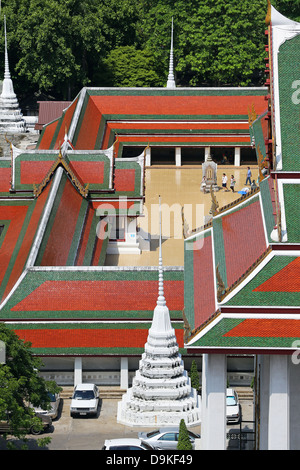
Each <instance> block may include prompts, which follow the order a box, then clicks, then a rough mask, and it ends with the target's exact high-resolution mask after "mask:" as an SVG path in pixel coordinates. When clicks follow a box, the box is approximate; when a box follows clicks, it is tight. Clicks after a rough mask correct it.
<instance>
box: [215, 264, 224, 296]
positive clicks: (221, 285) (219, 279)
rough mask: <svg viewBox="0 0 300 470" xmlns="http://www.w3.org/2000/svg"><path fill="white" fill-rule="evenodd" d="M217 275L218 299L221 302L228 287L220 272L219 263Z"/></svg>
mask: <svg viewBox="0 0 300 470" xmlns="http://www.w3.org/2000/svg"><path fill="white" fill-rule="evenodd" d="M216 277H217V299H218V302H221V300H222V297H223V295H224V291H225V289H226V288H225V284H224V282H223V279H222V277H221V274H220V270H219V263H218V265H217V267H216Z"/></svg>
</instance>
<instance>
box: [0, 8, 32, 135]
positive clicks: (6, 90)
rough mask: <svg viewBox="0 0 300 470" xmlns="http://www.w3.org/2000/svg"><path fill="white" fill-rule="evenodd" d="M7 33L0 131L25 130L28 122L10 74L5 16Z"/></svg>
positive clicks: (0, 98) (0, 105)
mask: <svg viewBox="0 0 300 470" xmlns="http://www.w3.org/2000/svg"><path fill="white" fill-rule="evenodd" d="M4 35H5V70H4V80H3V83H2V92H1V95H0V132H1V131H2V132H25V131H26V122H25V119H24V118H23V114H22V113H21V110H20V108H19V102H18V99H17V96H16V94H15V92H14V87H13V82H12V79H11V76H10V71H9V64H8V53H7V40H6V19H5V16H4Z"/></svg>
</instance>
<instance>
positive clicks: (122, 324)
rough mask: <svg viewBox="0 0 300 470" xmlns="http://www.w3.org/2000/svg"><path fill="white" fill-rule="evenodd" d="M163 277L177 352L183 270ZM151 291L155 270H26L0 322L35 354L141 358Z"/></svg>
mask: <svg viewBox="0 0 300 470" xmlns="http://www.w3.org/2000/svg"><path fill="white" fill-rule="evenodd" d="M164 278H165V282H164V287H165V295H166V298H167V299H168V305H169V310H170V316H171V319H172V320H173V322H174V323H173V326H174V328H175V330H176V336H177V340H178V343H179V346H180V348H181V349H182V348H183V347H184V343H183V333H184V330H183V322H182V309H183V270H182V269H178V268H177V269H176V268H168V267H166V268H164ZM157 289H158V271H157V268H148V269H147V268H140V269H138V268H126V269H117V268H115V269H114V268H110V267H85V268H84V267H80V268H79V267H66V268H63V267H57V268H55V267H52V266H51V267H31V268H28V269H27V270H26V272H25V273H24V275H23V276H22V278H21V279H20V281H19V282H18V283H17V284H16V288H15V289H14V291H13V292H11V294H10V295H9V296H8V297H7V299H6V300H5V301H4V302H3V303H2V305H1V308H0V319H1V321H6V324H7V325H8V327H9V328H12V329H14V330H17V333H20V336H21V337H22V338H23V339H24V340H26V341H30V342H31V343H32V348H33V352H34V353H36V354H41V355H47V354H48V355H53V354H97V355H98V354H121V353H123V354H124V352H125V351H126V354H141V353H142V352H143V350H144V344H145V342H146V340H147V335H148V329H149V327H150V325H151V320H152V315H153V309H154V307H155V304H156V300H157ZM66 331H68V334H67V335H66ZM125 331H126V334H124V332H125ZM129 333H130V334H129Z"/></svg>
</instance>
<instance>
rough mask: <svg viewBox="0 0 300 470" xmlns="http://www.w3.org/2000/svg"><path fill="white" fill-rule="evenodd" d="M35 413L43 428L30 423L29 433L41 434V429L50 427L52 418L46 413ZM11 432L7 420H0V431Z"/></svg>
mask: <svg viewBox="0 0 300 470" xmlns="http://www.w3.org/2000/svg"><path fill="white" fill-rule="evenodd" d="M36 415H37V416H38V417H39V418H41V421H42V424H43V429H40V427H37V426H35V425H32V426H31V428H30V429H29V433H31V434H34V435H38V434H41V433H42V432H43V431H44V432H45V431H50V430H51V427H52V419H51V417H50V416H46V415H40V414H39V413H36ZM10 432H11V426H10V424H9V420H7V421H0V433H8V434H9V433H10Z"/></svg>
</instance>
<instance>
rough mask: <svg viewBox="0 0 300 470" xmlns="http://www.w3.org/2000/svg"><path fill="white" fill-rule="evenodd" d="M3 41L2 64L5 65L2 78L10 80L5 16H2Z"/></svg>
mask: <svg viewBox="0 0 300 470" xmlns="http://www.w3.org/2000/svg"><path fill="white" fill-rule="evenodd" d="M4 38H5V39H4V41H5V43H4V44H5V52H4V54H5V59H4V64H5V70H4V78H9V79H10V78H11V77H10V72H9V63H8V53H7V37H6V16H5V15H4Z"/></svg>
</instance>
